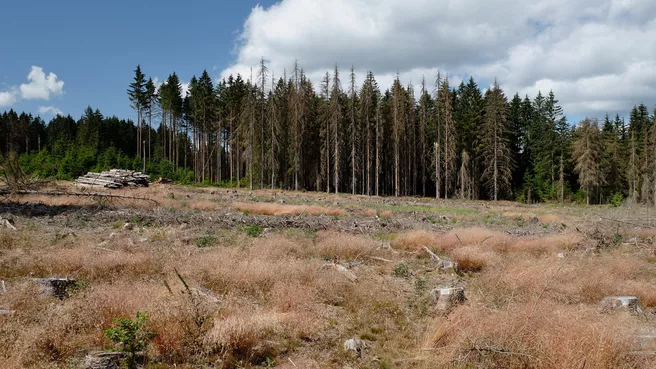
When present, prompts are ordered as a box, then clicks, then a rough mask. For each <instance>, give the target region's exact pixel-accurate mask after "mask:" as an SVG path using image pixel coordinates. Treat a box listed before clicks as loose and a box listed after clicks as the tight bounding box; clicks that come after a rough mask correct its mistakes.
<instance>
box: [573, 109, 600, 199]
mask: <svg viewBox="0 0 656 369" xmlns="http://www.w3.org/2000/svg"><path fill="white" fill-rule="evenodd" d="M576 135H577V136H576V140H575V141H574V151H573V158H574V161H575V162H576V167H575V170H576V172H578V174H579V184H581V186H582V187H583V190H584V191H585V194H586V203H587V204H588V205H590V194H591V193H592V191H593V190H594V188H595V187H599V186H601V185H603V184H604V175H603V173H602V171H601V161H602V150H603V144H602V140H601V132H600V131H599V124H598V123H597V121H596V120H591V119H587V118H586V119H585V120H583V122H581V125H580V127H579V128H578V129H577V132H576Z"/></svg>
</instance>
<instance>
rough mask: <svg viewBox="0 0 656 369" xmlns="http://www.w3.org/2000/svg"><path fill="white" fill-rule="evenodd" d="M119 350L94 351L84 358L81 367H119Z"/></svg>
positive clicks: (109, 368)
mask: <svg viewBox="0 0 656 369" xmlns="http://www.w3.org/2000/svg"><path fill="white" fill-rule="evenodd" d="M122 357H123V354H122V353H120V352H107V351H95V352H90V353H88V354H87V356H86V357H85V358H84V362H83V363H82V366H81V368H82V369H119V368H120V367H121V358H122Z"/></svg>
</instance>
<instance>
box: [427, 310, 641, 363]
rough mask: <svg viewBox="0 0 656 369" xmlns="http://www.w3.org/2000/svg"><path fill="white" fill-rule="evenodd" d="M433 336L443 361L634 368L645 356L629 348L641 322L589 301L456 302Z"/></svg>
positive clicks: (437, 356) (437, 355) (431, 341)
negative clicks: (498, 306) (496, 306)
mask: <svg viewBox="0 0 656 369" xmlns="http://www.w3.org/2000/svg"><path fill="white" fill-rule="evenodd" d="M436 325H437V327H438V328H437V330H436V331H435V332H434V333H433V334H432V336H431V337H430V339H429V345H430V347H432V348H434V349H435V351H434V352H435V355H434V356H433V357H431V359H432V360H434V363H435V364H436V365H437V366H440V367H446V366H455V367H463V368H465V367H485V368H564V369H566V368H572V369H573V368H583V367H586V368H587V367H590V368H611V367H617V368H619V367H621V368H631V367H643V366H641V365H645V362H644V361H641V359H640V358H639V357H636V356H632V355H630V354H629V352H630V350H631V344H632V336H631V335H632V333H633V331H634V330H635V329H636V328H637V322H636V321H635V319H633V318H632V317H631V316H627V315H620V316H601V317H600V316H599V315H598V313H597V311H596V310H595V309H594V308H591V307H579V306H565V307H564V306H561V305H557V304H553V303H541V304H540V305H532V304H519V305H513V306H511V307H508V308H506V309H503V310H491V309H487V308H484V307H478V306H463V307H460V308H458V309H457V310H456V311H455V312H454V313H453V314H451V315H450V316H449V318H448V319H439V320H438V321H437V322H436Z"/></svg>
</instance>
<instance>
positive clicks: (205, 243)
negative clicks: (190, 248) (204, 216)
mask: <svg viewBox="0 0 656 369" xmlns="http://www.w3.org/2000/svg"><path fill="white" fill-rule="evenodd" d="M215 243H216V237H214V236H203V237H200V238H199V239H197V240H196V246H198V247H210V246H214V244H215Z"/></svg>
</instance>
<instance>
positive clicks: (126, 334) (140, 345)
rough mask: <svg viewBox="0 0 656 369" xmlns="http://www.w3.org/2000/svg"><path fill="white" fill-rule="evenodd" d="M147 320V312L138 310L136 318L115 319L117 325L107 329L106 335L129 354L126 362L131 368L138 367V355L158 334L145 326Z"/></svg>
mask: <svg viewBox="0 0 656 369" xmlns="http://www.w3.org/2000/svg"><path fill="white" fill-rule="evenodd" d="M147 320H148V314H147V313H142V312H137V317H136V319H135V320H132V319H129V318H117V319H114V325H115V327H112V328H108V329H105V335H106V336H107V337H108V338H109V339H110V340H112V341H113V342H114V343H116V344H118V345H119V346H120V349H121V351H123V352H125V353H126V354H127V358H126V364H127V367H128V368H129V369H136V368H137V361H138V360H137V355H139V353H143V351H144V350H145V349H146V347H148V344H150V341H152V340H153V339H154V338H155V336H156V334H155V332H153V331H149V330H147V329H146V328H145V326H146V321H147ZM144 355H145V353H144Z"/></svg>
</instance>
